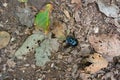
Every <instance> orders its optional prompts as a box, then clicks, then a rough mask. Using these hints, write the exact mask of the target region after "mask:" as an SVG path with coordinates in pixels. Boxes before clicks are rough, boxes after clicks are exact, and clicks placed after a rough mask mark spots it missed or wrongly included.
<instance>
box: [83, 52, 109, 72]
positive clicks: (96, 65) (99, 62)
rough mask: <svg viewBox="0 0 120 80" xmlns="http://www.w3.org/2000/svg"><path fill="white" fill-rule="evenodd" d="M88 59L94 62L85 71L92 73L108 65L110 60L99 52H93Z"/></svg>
mask: <svg viewBox="0 0 120 80" xmlns="http://www.w3.org/2000/svg"><path fill="white" fill-rule="evenodd" d="M87 61H89V62H91V63H92V64H91V65H90V66H88V67H86V68H85V71H86V72H90V73H95V72H97V71H99V70H100V69H102V68H105V67H107V65H108V61H107V60H106V59H104V58H103V57H102V55H100V54H98V53H94V54H91V55H90V56H89V58H87Z"/></svg>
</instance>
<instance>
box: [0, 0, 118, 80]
mask: <svg viewBox="0 0 120 80" xmlns="http://www.w3.org/2000/svg"><path fill="white" fill-rule="evenodd" d="M72 1H73V2H72ZM72 1H71V0H28V4H27V6H29V7H30V9H31V15H32V16H33V17H34V16H35V14H36V13H37V12H38V11H39V10H40V9H41V8H42V7H43V6H44V5H45V4H46V3H51V4H53V6H54V10H53V12H52V20H53V21H52V22H54V20H55V21H60V22H61V24H62V25H64V28H65V30H69V31H70V34H72V33H73V32H74V35H75V37H76V39H77V40H78V42H79V44H78V45H77V46H76V47H68V48H64V47H63V45H60V49H59V50H58V52H57V53H52V56H51V57H50V59H51V60H50V62H47V64H46V65H44V66H42V67H38V66H36V65H35V59H34V51H33V52H30V53H31V54H28V55H27V57H26V58H25V59H23V60H18V59H16V58H14V53H15V51H16V50H17V49H18V48H19V47H20V46H21V45H22V43H23V42H24V41H25V39H26V38H27V37H28V36H29V35H30V34H31V33H32V32H33V31H34V27H33V26H32V27H27V26H26V25H24V24H25V23H23V24H21V22H20V20H19V19H18V16H17V13H18V12H19V10H18V9H19V8H18V7H24V4H23V3H20V2H18V1H17V0H0V31H7V32H8V33H9V34H10V36H11V39H10V41H9V44H8V45H7V46H6V47H5V48H2V49H0V80H119V79H120V56H118V57H115V58H114V59H113V60H112V62H109V65H108V66H107V67H106V68H104V69H101V70H100V71H98V72H97V73H94V74H90V73H85V72H83V71H82V70H81V67H82V68H84V67H85V65H81V61H82V59H83V58H84V57H85V56H88V55H89V54H90V53H93V52H94V49H93V48H92V47H91V45H90V43H89V41H88V36H90V35H91V34H94V33H97V35H99V34H102V33H104V34H118V35H120V33H119V31H118V30H117V27H116V26H115V25H113V24H112V23H107V22H105V19H106V18H107V17H106V16H105V15H104V14H103V13H101V12H100V11H99V9H98V6H97V4H96V3H95V2H92V3H90V4H87V5H86V3H85V2H86V0H81V2H78V3H77V4H76V2H74V1H75V0H72ZM76 1H77V0H76ZM78 1H79V0H78ZM79 5H80V6H79ZM119 7H120V6H119ZM31 20H32V19H30V21H31ZM52 26H54V25H52ZM61 49H62V50H61Z"/></svg>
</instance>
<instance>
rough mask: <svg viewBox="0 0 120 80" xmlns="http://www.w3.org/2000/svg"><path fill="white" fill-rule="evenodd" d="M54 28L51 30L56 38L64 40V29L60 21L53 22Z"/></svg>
mask: <svg viewBox="0 0 120 80" xmlns="http://www.w3.org/2000/svg"><path fill="white" fill-rule="evenodd" d="M53 25H54V29H53V30H52V32H53V33H54V34H55V37H57V38H58V39H61V40H64V39H65V30H64V27H63V25H62V23H61V22H54V23H53Z"/></svg>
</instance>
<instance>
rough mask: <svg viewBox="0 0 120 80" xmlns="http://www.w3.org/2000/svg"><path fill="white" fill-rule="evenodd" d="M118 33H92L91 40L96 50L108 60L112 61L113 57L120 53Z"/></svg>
mask: <svg viewBox="0 0 120 80" xmlns="http://www.w3.org/2000/svg"><path fill="white" fill-rule="evenodd" d="M118 38H119V36H118V35H116V34H114V35H113V34H112V35H110V34H109V35H106V34H102V35H98V36H95V35H91V36H89V42H90V44H91V46H92V47H93V48H94V49H95V51H96V52H98V53H100V54H101V55H102V56H103V57H104V58H105V59H107V60H108V61H112V59H113V57H115V56H119V55H120V40H119V39H118Z"/></svg>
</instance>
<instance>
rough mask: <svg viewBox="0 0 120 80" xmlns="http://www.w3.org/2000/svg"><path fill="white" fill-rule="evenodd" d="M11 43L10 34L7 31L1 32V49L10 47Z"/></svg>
mask: <svg viewBox="0 0 120 80" xmlns="http://www.w3.org/2000/svg"><path fill="white" fill-rule="evenodd" d="M9 41H10V34H9V33H8V32H6V31H0V49H1V48H4V47H6V46H7V45H8V43H9Z"/></svg>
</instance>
